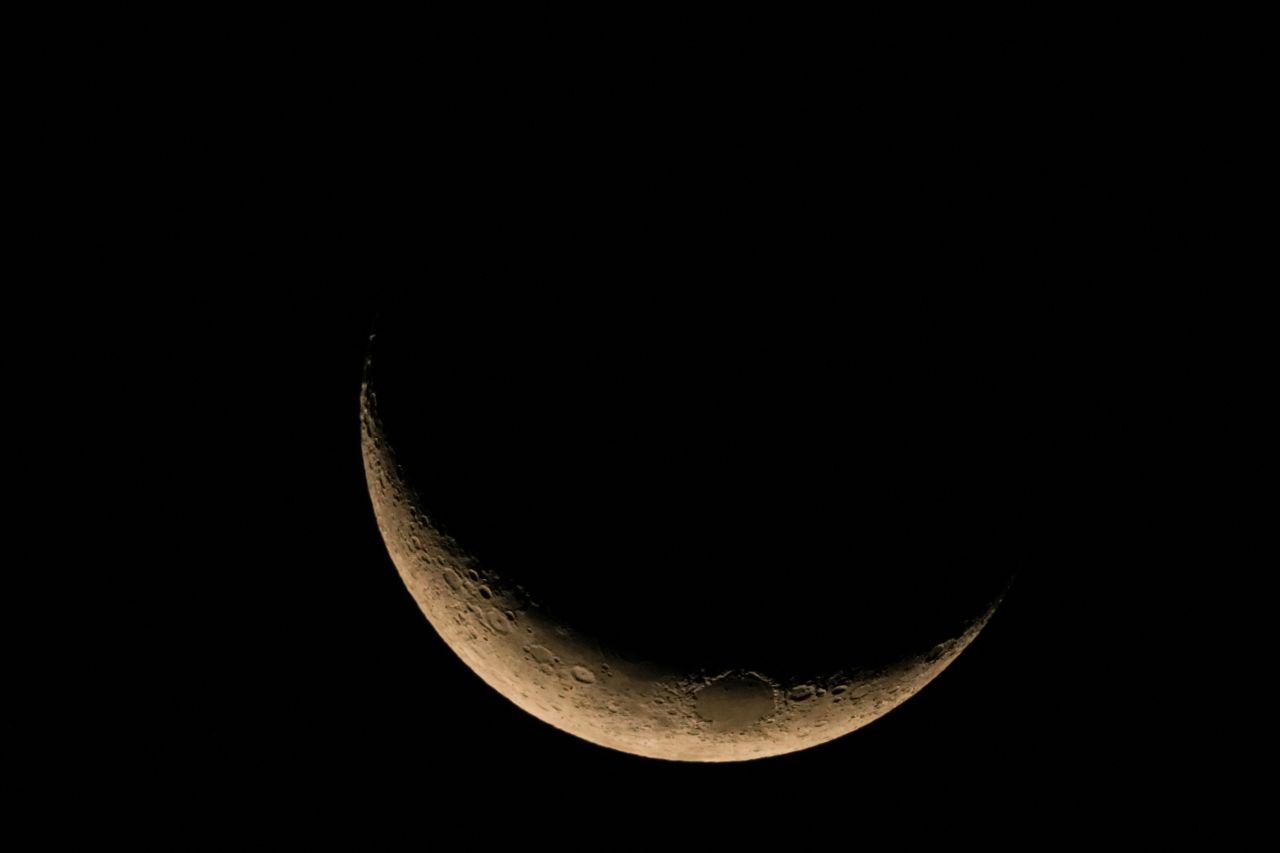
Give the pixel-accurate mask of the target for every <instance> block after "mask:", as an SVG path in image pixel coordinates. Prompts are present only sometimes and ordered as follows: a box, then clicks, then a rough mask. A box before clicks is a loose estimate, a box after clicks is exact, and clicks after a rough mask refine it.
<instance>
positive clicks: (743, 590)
mask: <svg viewBox="0 0 1280 853" xmlns="http://www.w3.org/2000/svg"><path fill="white" fill-rule="evenodd" d="M516 317H517V319H518V318H519V315H518V314H517V315H516ZM876 319H877V322H876V323H873V324H869V325H868V326H867V327H866V331H865V332H864V333H863V334H852V333H848V332H847V330H846V334H845V335H844V336H843V337H836V336H834V335H827V334H815V335H813V336H812V338H813V340H809V341H807V342H805V343H803V344H801V343H799V342H795V341H789V342H788V343H787V345H785V346H781V345H779V344H778V341H777V340H776V339H775V338H774V337H771V336H770V335H769V334H768V332H769V329H768V327H767V326H761V325H760V324H761V323H765V322H766V320H769V321H773V320H776V318H774V317H767V318H766V317H756V318H754V320H753V321H752V322H751V323H738V324H728V326H726V325H725V324H724V323H723V322H720V321H719V320H717V319H716V318H710V319H705V320H704V321H703V322H694V323H686V324H681V323H679V322H666V321H663V322H662V323H658V324H644V323H638V324H637V323H635V322H634V318H633V319H632V320H630V321H629V322H627V323H617V324H610V323H608V322H601V323H599V324H598V325H596V326H593V327H592V328H590V329H584V328H582V326H581V325H580V324H579V323H578V322H577V321H564V322H562V323H560V324H556V325H553V326H548V325H545V324H543V325H540V326H532V325H529V324H524V323H521V322H515V323H514V324H495V322H494V320H493V313H492V311H491V310H490V306H488V305H478V304H471V305H460V304H450V305H444V304H441V303H436V302H432V301H426V302H421V303H417V304H414V303H405V304H404V305H403V306H401V307H400V309H399V310H394V311H388V312H386V313H385V314H384V316H383V317H382V319H381V320H380V321H379V329H378V334H377V335H376V337H375V339H374V343H373V345H372V347H371V352H370V362H369V366H368V369H367V373H366V383H365V386H364V388H363V389H362V396H361V426H362V447H363V453H364V459H365V467H366V473H367V476H368V482H369V488H370V495H371V498H372V500H373V505H374V509H375V512H376V515H377V518H378V523H379V527H380V529H381V531H382V534H383V537H384V540H385V542H386V544H387V547H388V550H389V552H390V554H391V557H392V559H393V561H394V562H395V564H396V567H397V569H398V570H399V572H400V574H401V576H402V577H403V579H404V581H405V583H406V586H407V587H408V589H409V591H410V592H411V593H412V594H413V595H414V597H415V599H416V600H417V602H418V604H419V606H420V607H421V608H422V610H423V612H424V613H425V614H426V616H427V617H428V619H429V620H430V621H431V623H432V625H433V626H434V627H435V628H436V630H437V631H438V632H439V633H440V635H441V636H442V637H443V638H444V640H445V641H446V642H447V643H448V644H449V645H450V646H451V647H452V648H453V649H454V651H455V652H456V653H457V654H458V655H459V656H460V657H461V658H462V659H463V660H464V661H466V662H467V664H468V665H469V666H470V667H471V668H472V669H473V670H475V671H476V673H477V674H478V675H480V676H481V677H482V678H483V679H484V680H485V681H486V682H488V683H489V684H490V685H492V686H493V687H495V688H496V689H497V690H499V691H500V692H501V693H502V694H503V695H505V696H506V697H507V698H508V699H510V700H511V701H513V702H515V703H516V704H517V705H519V706H520V707H522V708H524V709H525V710H527V711H529V712H530V713H532V714H534V715H536V716H538V717H539V718H541V719H543V720H545V721H547V722H549V723H551V724H552V725H555V726H557V727H559V728H561V729H563V730H565V731H568V732H570V733H572V734H575V735H578V736H580V737H583V738H585V739H587V740H590V741H593V742H595V743H598V744H601V745H604V746H608V747H611V748H615V749H620V750H624V751H627V752H632V753H637V754H641V755H648V756H653V757H658V758H666V759H679V760H695V761H728V760H740V759H747V758H757V757H762V756H766V755H774V754H779V753H785V752H790V751H793V750H796V749H802V748H805V747H808V746H812V745H814V744H817V743H821V742H823V741H827V740H831V739H832V738H835V737H839V736H840V735H843V734H846V733H848V732H850V731H853V730H854V729H856V728H859V727H860V726H863V725H865V724H867V723H868V722H871V721H872V720H875V719H877V718H878V717H880V716H882V715H883V714H884V713H886V712H887V711H889V710H890V709H892V708H893V707H896V706H897V705H898V704H900V703H901V702H903V701H905V700H906V699H907V698H908V697H909V696H911V695H913V694H914V693H915V692H917V691H918V690H919V689H920V688H922V687H923V686H924V685H925V684H927V683H928V682H929V681H930V680H932V679H933V678H934V677H935V676H936V675H937V674H938V673H939V672H941V671H942V670H943V669H944V668H945V667H946V666H947V665H948V664H949V663H950V662H951V661H952V660H954V659H955V657H956V656H957V655H958V654H959V653H960V652H961V651H962V650H963V649H964V648H965V647H966V646H967V645H968V644H969V643H970V642H971V641H972V640H973V638H974V637H975V636H976V635H977V633H978V632H979V631H980V630H981V628H982V626H983V625H984V624H985V622H986V620H987V619H988V618H989V617H990V615H991V613H992V612H993V611H994V609H995V606H996V603H997V602H998V600H999V598H1000V596H1001V595H1002V593H1003V591H1004V590H1005V589H1006V588H1007V585H1008V582H1009V580H1010V578H1011V577H1012V574H1013V570H1012V566H1013V565H1014V563H1015V560H1016V559H1017V557H1018V554H1017V553H1016V550H1017V541H1018V540H1017V537H1016V536H1010V535H1008V531H1009V530H1010V529H1011V528H1016V525H1017V524H1018V514H1019V512H1020V511H1021V509H1022V508H1020V507H1019V506H1018V502H1017V494H1018V490H1017V484H1016V478H1013V477H1011V476H1010V473H1009V472H1010V470H1012V469H1013V468H1014V467H1016V466H1013V465H1010V464H1009V461H1008V449H1007V448H1008V447H1009V446H1011V444H1010V441H1009V438H1010V436H1012V435H1014V434H1016V433H1017V432H1018V431H1019V429H1020V428H1021V425H1020V423H1019V421H1018V417H1017V414H1016V411H1014V410H1013V409H1011V408H1010V407H1008V406H1001V405H997V402H998V401H997V399H996V398H997V397H1000V395H1001V394H1002V393H1005V392H1007V390H1008V389H1007V388H1004V387H1003V386H1001V385H1000V383H998V382H994V383H993V382H992V381H991V375H990V369H991V368H990V366H988V367H987V370H986V372H984V369H983V366H982V365H980V364H978V363H976V362H975V361H973V360H971V359H968V360H967V359H963V358H959V357H958V356H956V354H955V348H954V347H950V348H948V347H944V349H950V352H948V353H946V355H947V357H946V358H945V359H943V358H941V357H940V353H939V352H937V351H936V348H937V342H938V339H937V338H936V337H933V338H931V337H930V335H929V334H927V332H928V329H925V332H926V334H924V337H923V338H922V336H921V334H922V333H921V329H920V323H919V317H918V316H913V317H911V318H910V320H911V322H910V323H908V324H906V327H897V326H895V325H894V324H893V323H892V322H889V320H888V319H887V318H885V317H883V316H881V317H878V318H876ZM908 327H909V328H908ZM635 328H640V329H641V330H642V331H641V332H640V333H639V334H637V333H635V332H628V331H626V330H627V329H635ZM710 332H714V334H709V333H710ZM846 339H847V340H851V341H856V342H857V343H855V344H848V343H846V342H845V341H846ZM924 339H929V340H930V342H931V345H930V346H929V347H922V340H924ZM945 340H950V339H945ZM979 349H980V347H979ZM993 389H995V390H996V391H997V393H996V394H995V395H994V396H993V395H992V390H993ZM1002 534H1003V536H1002ZM423 677H430V675H429V674H426V673H424V674H423Z"/></svg>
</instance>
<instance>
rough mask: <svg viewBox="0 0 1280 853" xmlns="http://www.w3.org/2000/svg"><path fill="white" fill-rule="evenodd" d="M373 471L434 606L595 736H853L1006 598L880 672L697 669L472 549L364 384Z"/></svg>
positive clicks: (450, 631) (505, 689)
mask: <svg viewBox="0 0 1280 853" xmlns="http://www.w3.org/2000/svg"><path fill="white" fill-rule="evenodd" d="M361 434H362V450H363V456H364V466H365V474H366V477H367V479H368V484H369V494H370V497H371V499H372V502H373V508H374V512H375V514H376V516H377V520H378V526H379V529H380V530H381V532H382V536H383V539H384V541H385V543H386V545H387V549H388V551H389V552H390V555H391V558H392V561H393V562H394V563H395V566H396V569H397V570H398V571H399V573H400V576H401V578H402V579H403V580H404V582H405V585H406V586H407V587H408V589H409V591H410V593H412V595H413V597H414V599H415V600H416V601H417V602H418V606H419V607H420V608H421V609H422V612H423V613H424V614H425V615H426V617H427V619H428V620H430V622H431V624H432V625H433V626H434V627H435V629H436V631H437V632H438V633H439V634H440V636H441V637H442V638H443V639H444V641H445V642H446V643H447V644H448V645H449V647H450V648H451V649H453V651H454V652H455V653H456V654H457V655H458V656H459V657H460V658H462V660H463V661H465V662H466V663H467V665H468V666H470V667H471V668H472V669H473V670H474V671H475V672H476V674H477V675H479V676H480V677H481V678H482V679H484V681H485V682H486V683H488V684H489V685H490V686H491V687H493V688H494V689H495V690H497V691H498V692H499V693H501V694H502V695H503V696H505V697H506V698H508V699H510V700H511V701H512V702H514V703H515V704H516V705H518V706H519V707H521V708H523V709H524V710H526V711H528V712H529V713H530V714H533V715H534V716H535V717H537V718H539V719H541V720H543V721H545V722H547V723H550V724H551V725H553V726H555V727H556V728H558V729H561V730H563V731H566V732H568V733H570V734H573V735H576V736H578V737H580V738H583V739H585V740H588V741H591V742H592V743H596V744H599V745H601V746H606V747H609V748H612V749H617V750H621V751H623V752H629V753H634V754H637V755H645V756H650V757H653V758H662V759H668V760H680V761H708V762H710V761H739V760H745V759H752V758H763V757H766V756H770V755H779V754H783V753H787V752H794V751H796V750H800V749H805V748H807V747H810V746H814V745H817V744H820V743H824V742H826V741H829V740H834V739H835V738H838V737H841V736H843V735H845V734H848V733H849V732H852V731H854V730H856V729H858V728H861V727H862V726H865V725H867V724H868V723H870V722H872V721H874V720H876V719H878V718H879V717H881V716H883V715H884V714H886V713H888V712H889V711H891V710H892V709H893V708H896V707H897V706H898V705H901V704H902V703H903V702H905V701H906V700H907V699H908V698H910V697H911V696H913V695H914V694H915V693H917V692H918V691H919V690H920V689H921V688H923V687H924V686H925V685H926V684H928V683H929V682H930V681H932V680H933V679H934V678H935V677H936V676H937V675H938V674H939V673H940V672H942V671H943V670H944V669H946V667H947V666H948V665H949V664H950V663H951V662H952V661H953V660H955V658H956V657H957V656H958V655H959V654H960V653H961V652H962V651H964V649H965V648H966V647H967V646H968V645H969V643H971V642H972V641H973V639H974V637H976V636H977V634H978V633H979V632H980V631H981V630H982V628H983V627H984V626H985V625H986V623H987V620H988V619H990V617H991V615H992V613H994V611H995V609H996V607H997V606H998V604H999V600H997V601H995V602H994V603H992V604H990V606H989V607H987V608H986V610H985V612H983V613H980V614H978V615H977V617H976V618H975V619H974V620H973V621H972V622H970V623H969V624H968V626H967V628H966V629H964V630H963V631H962V632H961V633H959V635H958V636H955V637H953V638H951V639H950V640H948V641H946V642H943V643H940V644H938V645H936V646H934V647H933V648H932V649H930V650H927V651H924V652H922V653H919V654H916V655H914V656H910V657H906V658H903V659H900V660H899V661H898V662H896V663H893V664H889V665H886V666H880V667H876V668H874V669H864V670H849V671H838V672H832V673H829V674H827V675H825V676H823V677H821V678H816V679H808V680H804V681H794V682H793V681H790V680H781V679H780V678H779V677H777V676H775V675H774V674H771V673H768V672H760V671H755V670H728V671H721V672H705V671H685V670H677V669H673V668H670V667H663V666H658V665H655V664H649V663H644V662H635V661H633V660H628V659H625V658H622V657H620V656H617V655H613V654H611V653H610V652H608V651H606V650H604V649H602V648H601V647H600V646H599V645H598V644H597V643H596V642H595V641H594V639H593V638H591V637H584V636H581V635H580V634H579V633H578V632H576V631H575V630H574V628H573V627H572V626H570V625H565V624H561V623H559V622H557V621H556V620H555V619H554V618H553V615H552V613H551V612H550V611H549V610H548V609H547V608H545V607H543V606H542V605H541V604H540V603H538V602H535V601H532V600H530V598H529V596H528V595H527V594H525V592H524V591H523V590H522V589H520V588H518V587H516V586H513V585H510V584H508V583H506V582H504V579H503V578H502V577H500V576H498V575H497V574H495V573H493V572H492V571H491V570H489V569H488V568H486V567H485V566H481V565H479V564H478V563H477V561H475V560H474V559H473V558H472V557H471V556H469V555H468V554H467V553H466V552H465V551H464V549H463V548H462V547H461V546H460V545H459V543H457V542H455V541H453V540H452V539H450V538H449V537H448V536H446V535H444V534H443V533H442V532H440V530H439V529H438V528H437V527H436V526H435V525H433V523H432V521H431V519H429V518H428V517H427V516H426V515H425V514H424V513H423V512H422V509H421V506H420V504H419V501H418V500H417V498H416V496H415V494H414V492H413V489H412V488H411V487H410V485H409V484H408V483H407V482H406V480H405V476H404V472H403V471H402V470H401V468H400V467H399V466H398V465H397V463H396V456H395V452H394V449H393V448H392V447H391V446H390V445H389V443H388V441H387V438H386V433H385V430H384V428H383V424H382V423H381V421H380V420H379V416H378V407H377V402H376V393H375V390H374V389H373V388H371V387H370V385H369V383H368V381H366V383H365V384H364V386H363V387H362V390H361Z"/></svg>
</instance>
